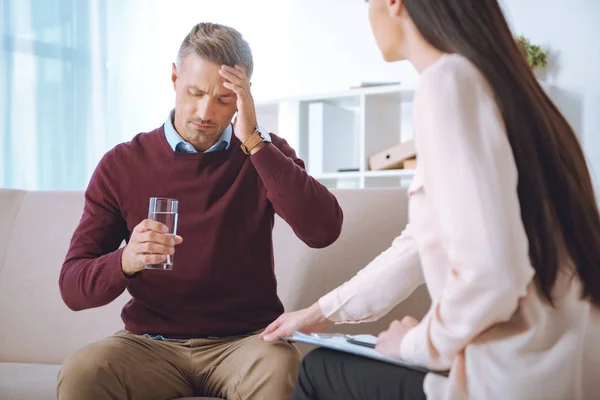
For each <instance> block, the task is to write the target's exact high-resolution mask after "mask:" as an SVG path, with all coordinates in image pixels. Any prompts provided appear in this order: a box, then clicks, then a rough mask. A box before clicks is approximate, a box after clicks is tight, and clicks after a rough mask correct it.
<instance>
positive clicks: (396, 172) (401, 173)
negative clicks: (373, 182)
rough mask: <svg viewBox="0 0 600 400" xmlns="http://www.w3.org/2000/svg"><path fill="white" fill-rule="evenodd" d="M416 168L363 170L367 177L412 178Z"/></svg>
mask: <svg viewBox="0 0 600 400" xmlns="http://www.w3.org/2000/svg"><path fill="white" fill-rule="evenodd" d="M415 172H416V171H415V170H414V169H388V170H384V171H365V172H363V175H364V176H365V178H384V177H388V176H390V177H395V176H398V177H401V178H403V177H407V178H412V177H413V176H415Z"/></svg>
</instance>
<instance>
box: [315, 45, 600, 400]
mask: <svg viewBox="0 0 600 400" xmlns="http://www.w3.org/2000/svg"><path fill="white" fill-rule="evenodd" d="M414 112H415V115H414V117H415V118H414V120H415V140H416V148H417V154H418V159H419V162H418V166H417V171H416V175H415V178H414V180H413V182H412V184H411V186H410V188H409V195H410V202H409V220H410V222H409V224H408V225H407V227H406V229H405V230H404V232H403V233H402V235H401V236H399V237H398V238H396V239H395V240H394V242H393V243H392V246H391V247H390V248H389V249H388V250H386V251H385V252H383V253H382V254H381V255H380V256H379V257H377V258H376V259H375V260H373V261H372V262H371V263H370V264H369V265H367V266H366V267H365V268H364V269H363V270H362V271H360V272H359V273H358V274H357V275H356V276H355V277H354V278H352V279H351V280H350V281H348V282H346V283H344V284H343V285H341V286H340V287H338V288H336V289H335V290H333V291H332V292H330V293H328V294H327V295H325V296H323V297H322V298H321V299H320V306H321V309H322V311H323V313H324V315H325V316H326V317H328V318H329V319H332V320H334V321H337V322H340V323H347V322H366V321H372V320H376V319H378V318H379V317H381V316H382V315H384V314H386V313H387V312H389V311H390V310H391V309H392V308H393V307H394V306H395V305H396V304H398V303H399V302H401V301H403V300H404V299H405V298H407V297H408V296H409V295H410V294H411V293H412V292H413V291H414V290H415V289H416V288H417V287H418V286H419V285H421V284H422V283H425V284H426V285H427V288H428V291H429V294H430V296H431V298H432V305H431V308H430V310H429V312H428V313H427V314H426V315H425V317H424V318H423V319H422V320H421V322H420V324H419V325H418V326H417V327H415V328H414V329H412V330H411V331H409V332H408V333H407V335H406V336H405V337H404V339H403V340H402V343H399V344H398V345H399V346H400V352H401V354H402V357H403V358H404V359H405V360H407V361H410V362H413V363H416V364H420V365H423V366H426V367H429V368H431V369H434V370H443V369H450V375H449V377H448V378H446V377H442V376H440V375H437V374H428V375H427V377H426V379H425V384H424V386H425V387H424V389H425V392H426V394H427V397H428V398H429V399H433V400H436V399H485V400H488V399H503V400H504V399H511V400H517V399H543V400H550V399H556V400H591V399H600V375H598V374H599V373H600V310H598V309H597V308H594V307H593V306H592V305H591V304H590V302H589V301H586V300H581V298H580V297H581V296H580V295H581V282H580V281H579V279H578V278H577V277H576V276H575V275H574V273H573V270H572V268H571V267H570V265H569V264H568V263H565V264H564V266H563V268H562V270H561V272H560V273H559V277H558V279H557V283H556V285H555V288H554V297H555V306H554V307H552V306H550V305H549V304H548V303H547V302H546V301H545V300H544V299H543V297H542V295H541V293H540V292H539V291H538V290H537V288H536V285H535V283H534V281H533V279H534V269H533V267H532V266H531V263H530V260H529V252H528V239H527V236H526V234H525V230H524V227H523V223H522V220H521V215H520V206H519V199H518V196H517V179H518V176H517V169H516V165H515V162H514V159H513V154H512V150H511V147H510V144H509V141H508V138H507V136H506V129H505V126H504V123H503V120H502V116H501V114H500V111H499V109H498V106H497V104H496V102H495V100H494V95H493V93H492V90H491V88H490V86H489V85H488V83H487V81H486V80H485V78H484V77H483V76H482V75H481V73H480V72H479V70H478V69H477V68H476V67H475V66H474V65H472V64H471V63H470V62H469V61H468V60H467V59H466V58H464V57H462V56H459V55H444V56H442V57H441V58H440V59H439V60H438V61H436V62H435V63H434V64H433V65H431V66H430V67H428V68H427V69H426V70H425V71H423V73H422V75H421V78H420V82H419V86H418V89H417V92H416V94H415V103H414ZM599 245H600V243H599Z"/></svg>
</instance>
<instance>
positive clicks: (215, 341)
mask: <svg viewBox="0 0 600 400" xmlns="http://www.w3.org/2000/svg"><path fill="white" fill-rule="evenodd" d="M252 69H253V61H252V53H251V51H250V48H249V46H248V44H247V43H246V41H244V39H243V38H242V36H241V35H240V34H239V33H238V32H237V31H235V30H234V29H231V28H229V27H225V26H222V25H216V24H204V23H203V24H198V25H196V26H195V27H194V28H193V29H192V31H191V32H190V33H189V34H188V35H187V37H186V38H185V40H184V41H183V43H182V45H181V48H180V50H179V54H178V58H177V63H176V64H174V65H173V71H172V81H173V87H174V89H175V93H176V106H175V110H174V111H173V112H171V114H170V116H169V118H168V120H167V121H166V123H165V124H164V125H163V126H162V127H160V128H158V129H156V130H154V131H152V132H149V133H143V134H140V135H137V136H136V137H135V138H134V139H133V140H132V141H131V142H128V143H124V144H121V145H118V146H117V147H115V148H114V149H112V150H111V151H110V152H108V153H107V154H106V155H105V156H104V158H103V159H102V160H101V161H100V164H99V165H98V167H97V169H96V171H95V173H94V175H93V177H92V179H91V181H90V184H89V187H88V189H87V191H86V195H85V198H86V202H85V209H84V212H83V216H82V219H81V222H80V224H79V226H78V227H77V229H76V231H75V234H74V236H73V239H72V241H71V246H70V249H69V252H68V254H67V257H66V260H65V263H64V265H63V268H62V271H61V274H60V289H61V293H62V297H63V299H64V301H65V303H66V304H67V305H68V306H69V307H70V308H71V309H73V310H82V309H86V308H92V307H99V306H102V305H105V304H108V303H110V302H111V301H113V300H114V299H115V298H117V297H118V296H119V295H120V294H121V293H123V291H124V290H128V291H129V293H131V295H132V297H133V299H132V300H131V301H130V302H129V303H128V304H127V305H126V306H125V307H124V308H123V312H122V319H123V321H124V323H125V329H126V330H124V331H121V332H118V333H116V334H115V335H113V336H112V337H109V338H107V339H104V340H102V341H100V342H97V343H94V344H91V345H89V346H86V347H84V348H83V349H81V350H79V351H78V352H76V353H75V354H74V355H73V356H71V357H70V358H69V359H68V360H67V361H66V362H65V364H64V366H63V368H62V370H61V372H60V375H59V378H58V397H59V399H86V400H95V399H145V400H150V399H172V398H178V397H185V396H192V395H204V396H217V397H223V398H228V399H277V400H279V399H286V398H289V397H291V394H292V391H293V386H294V384H295V380H296V375H297V369H298V364H299V361H300V355H299V352H298V350H297V349H296V348H295V347H293V346H292V345H290V344H287V343H279V344H276V345H270V344H267V343H266V342H263V341H261V340H260V339H259V337H258V335H257V333H259V332H260V331H261V330H262V329H264V328H265V327H266V326H267V325H268V324H269V323H270V322H272V321H273V320H274V319H275V318H277V317H278V315H279V314H281V312H282V311H283V307H282V304H281V302H280V300H279V299H278V297H277V294H276V280H275V275H274V270H273V243H272V228H273V222H274V214H275V213H277V214H278V215H280V216H281V217H282V218H283V219H284V220H286V221H287V222H288V223H289V224H290V225H291V227H292V228H293V229H294V231H295V232H296V234H297V235H298V237H299V238H300V239H301V240H303V241H304V242H305V243H306V244H307V245H309V246H311V247H315V248H318V247H325V246H328V245H329V244H331V243H333V242H334V241H335V240H336V239H337V237H338V236H339V233H340V230H341V226H342V211H341V209H340V207H339V205H338V203H337V201H336V199H335V198H334V196H333V195H332V194H331V193H329V192H328V191H327V189H326V188H325V187H323V186H322V185H320V184H319V183H318V182H317V181H315V180H314V179H313V178H311V177H310V176H309V175H307V173H306V171H305V170H304V163H303V162H302V161H301V160H300V159H298V158H297V157H296V154H295V152H294V150H292V148H290V146H289V145H288V144H287V143H286V141H285V140H283V139H281V138H279V137H277V136H275V135H269V134H268V133H267V132H265V131H264V130H263V129H261V128H260V127H258V125H257V121H256V114H255V109H254V104H253V100H252V95H251V93H250V83H249V78H250V76H251V75H252ZM236 112H237V117H236V120H235V122H234V124H233V126H231V124H230V121H231V120H232V118H233V116H234V114H235V113H236ZM150 197H168V198H174V199H177V200H179V226H178V233H179V234H180V235H181V236H175V238H173V237H172V236H168V235H166V234H165V233H164V231H163V229H164V228H165V227H164V225H161V224H159V223H157V222H154V221H149V220H147V219H145V218H146V216H147V212H148V201H149V198H150ZM123 240H126V241H127V246H125V247H124V248H121V249H119V245H120V244H121V243H122V241H123ZM175 247H177V253H176V255H175V262H174V267H173V269H172V270H171V271H156V270H145V269H144V266H145V265H146V264H154V263H158V262H161V261H164V260H165V259H166V256H167V255H168V254H173V253H174V252H175Z"/></svg>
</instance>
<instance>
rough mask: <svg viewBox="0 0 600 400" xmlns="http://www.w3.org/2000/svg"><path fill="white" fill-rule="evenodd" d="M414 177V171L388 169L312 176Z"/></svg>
mask: <svg viewBox="0 0 600 400" xmlns="http://www.w3.org/2000/svg"><path fill="white" fill-rule="evenodd" d="M414 175H415V170H414V169H390V170H384V171H352V172H334V173H323V174H318V175H314V178H315V179H318V180H321V179H323V180H324V179H352V178H360V177H365V178H387V177H398V178H412V177H413V176H414Z"/></svg>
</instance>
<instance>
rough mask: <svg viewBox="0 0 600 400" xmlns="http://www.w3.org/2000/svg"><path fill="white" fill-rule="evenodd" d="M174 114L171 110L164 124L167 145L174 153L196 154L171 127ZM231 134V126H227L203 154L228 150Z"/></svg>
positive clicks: (190, 145) (192, 147)
mask: <svg viewBox="0 0 600 400" xmlns="http://www.w3.org/2000/svg"><path fill="white" fill-rule="evenodd" d="M174 114H175V110H172V111H171V112H170V113H169V117H168V118H167V121H166V122H165V137H166V139H167V142H169V145H170V146H171V148H172V149H173V151H175V152H184V153H197V151H196V149H195V148H194V146H192V144H191V143H189V142H186V141H185V140H183V138H182V137H181V135H179V133H177V130H175V127H174V126H173V117H174ZM232 133H233V129H232V128H231V124H229V125H227V128H225V130H224V131H223V132H222V133H221V136H220V137H219V139H218V140H217V142H216V143H215V144H214V145H212V147H211V148H210V149H208V150H206V151H205V153H210V152H213V151H225V150H227V149H228V148H229V145H230V144H231V135H232Z"/></svg>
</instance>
